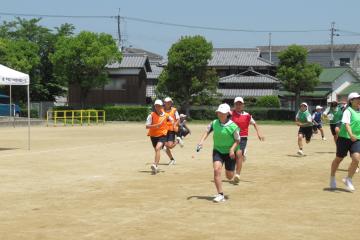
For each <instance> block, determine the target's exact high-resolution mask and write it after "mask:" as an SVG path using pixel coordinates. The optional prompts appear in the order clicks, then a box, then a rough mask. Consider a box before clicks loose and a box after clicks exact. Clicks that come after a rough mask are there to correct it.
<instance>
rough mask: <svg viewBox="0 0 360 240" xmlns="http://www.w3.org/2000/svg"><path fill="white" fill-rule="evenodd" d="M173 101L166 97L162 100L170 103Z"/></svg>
mask: <svg viewBox="0 0 360 240" xmlns="http://www.w3.org/2000/svg"><path fill="white" fill-rule="evenodd" d="M172 101H173V100H172V99H171V98H170V97H166V98H165V99H164V102H172Z"/></svg>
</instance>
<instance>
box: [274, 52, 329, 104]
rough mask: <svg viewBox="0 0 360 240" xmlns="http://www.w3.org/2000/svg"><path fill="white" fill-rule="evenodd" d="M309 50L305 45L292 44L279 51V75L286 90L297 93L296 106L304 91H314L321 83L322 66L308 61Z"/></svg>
mask: <svg viewBox="0 0 360 240" xmlns="http://www.w3.org/2000/svg"><path fill="white" fill-rule="evenodd" d="M306 57H307V50H306V48H304V47H301V46H297V45H291V46H289V47H288V48H287V49H286V50H284V51H282V52H280V53H279V55H278V58H279V60H280V63H279V66H278V70H277V75H276V76H277V77H278V78H279V80H280V81H281V82H282V85H283V86H284V88H285V90H287V91H289V92H293V93H294V94H295V107H296V108H298V107H299V104H300V94H301V92H302V91H307V92H312V91H314V88H315V87H316V86H317V85H318V84H319V75H320V73H321V71H322V68H321V66H320V65H319V64H309V63H307V62H306Z"/></svg>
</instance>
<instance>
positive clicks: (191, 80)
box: [157, 36, 218, 115]
mask: <svg viewBox="0 0 360 240" xmlns="http://www.w3.org/2000/svg"><path fill="white" fill-rule="evenodd" d="M212 50H213V46H212V44H211V43H210V42H207V41H206V39H205V38H204V37H202V36H186V37H182V38H181V39H180V40H179V41H178V42H176V43H174V44H173V45H172V46H171V48H170V50H169V52H168V65H167V66H166V68H165V70H164V71H163V72H162V74H161V75H160V77H159V83H158V85H157V93H158V95H159V96H165V95H168V96H171V97H172V98H174V99H175V101H176V102H177V103H179V104H180V107H181V109H182V110H183V111H185V112H186V114H188V115H189V112H190V111H189V109H190V105H193V104H211V103H213V102H216V101H217V100H218V95H217V93H216V91H217V85H218V77H217V75H216V71H215V70H214V69H209V68H208V66H207V64H208V61H209V60H210V59H211V55H212Z"/></svg>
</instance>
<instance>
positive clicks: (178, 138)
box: [176, 137, 184, 147]
mask: <svg viewBox="0 0 360 240" xmlns="http://www.w3.org/2000/svg"><path fill="white" fill-rule="evenodd" d="M176 140H177V141H178V143H179V144H180V147H184V141H183V140H182V139H181V137H177V138H176Z"/></svg>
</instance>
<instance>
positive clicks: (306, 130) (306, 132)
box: [298, 126, 312, 141]
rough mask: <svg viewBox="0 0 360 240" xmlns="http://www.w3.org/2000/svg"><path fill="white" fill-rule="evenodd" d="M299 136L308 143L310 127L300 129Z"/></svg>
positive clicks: (310, 134)
mask: <svg viewBox="0 0 360 240" xmlns="http://www.w3.org/2000/svg"><path fill="white" fill-rule="evenodd" d="M298 133H299V134H302V135H303V137H304V138H305V139H306V141H310V139H311V136H312V126H309V127H300V128H299V132H298Z"/></svg>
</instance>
